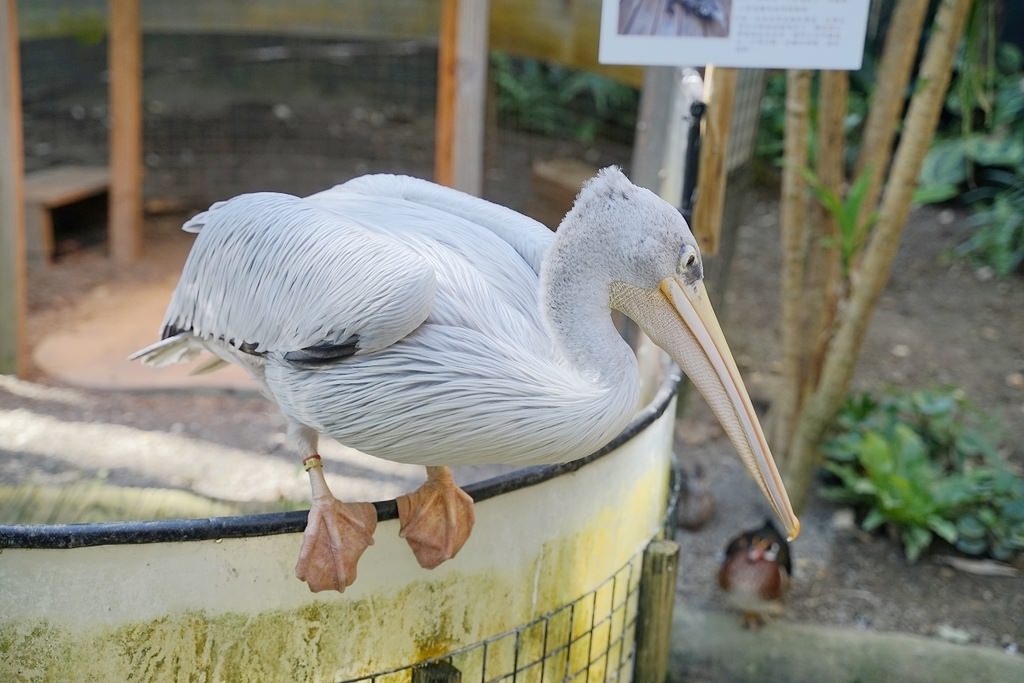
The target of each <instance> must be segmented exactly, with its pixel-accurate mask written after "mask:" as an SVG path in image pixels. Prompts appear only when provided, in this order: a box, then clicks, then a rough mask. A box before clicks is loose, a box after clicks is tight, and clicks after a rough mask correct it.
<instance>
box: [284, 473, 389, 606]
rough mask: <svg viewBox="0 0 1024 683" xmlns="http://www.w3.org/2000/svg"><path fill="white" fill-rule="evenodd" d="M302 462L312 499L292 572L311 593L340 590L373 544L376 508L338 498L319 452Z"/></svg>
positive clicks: (349, 580) (353, 577)
mask: <svg viewBox="0 0 1024 683" xmlns="http://www.w3.org/2000/svg"><path fill="white" fill-rule="evenodd" d="M305 462H306V467H307V470H308V471H309V480H310V485H311V486H312V488H313V502H312V506H311V507H310V510H309V517H308V518H307V521H306V531H305V533H304V534H303V539H302V550H301V551H300V552H299V561H298V563H297V564H296V565H295V575H296V576H298V577H299V578H300V579H301V580H303V581H305V582H306V583H307V584H309V590H311V591H313V592H314V593H318V592H320V591H324V590H336V591H339V592H343V591H344V590H345V589H346V588H347V587H348V586H350V585H352V582H353V581H355V580H356V564H357V563H358V562H359V558H360V557H361V556H362V554H363V552H364V551H365V550H366V549H367V548H368V547H369V546H371V545H373V532H374V530H375V529H376V528H377V510H376V509H375V508H374V507H373V505H371V504H370V503H343V502H341V501H340V500H338V499H337V498H335V497H334V495H333V494H332V493H331V490H330V489H329V488H327V482H326V481H325V480H324V475H323V468H322V467H321V466H320V458H319V456H315V458H307V459H306V461H305ZM310 462H313V464H312V465H311V464H309V463H310Z"/></svg>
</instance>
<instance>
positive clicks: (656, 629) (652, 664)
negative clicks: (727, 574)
mask: <svg viewBox="0 0 1024 683" xmlns="http://www.w3.org/2000/svg"><path fill="white" fill-rule="evenodd" d="M678 573H679V544H678V543H676V542H675V541H660V540H658V541H651V542H650V543H649V544H648V545H647V550H645V551H644V564H643V569H642V570H641V575H640V596H639V605H638V608H637V609H638V611H637V619H636V669H635V675H634V679H635V680H637V681H644V683H662V682H663V681H664V680H665V677H666V676H667V675H668V653H669V648H670V645H671V638H670V635H671V631H672V608H673V606H674V605H675V596H676V575H677V574H678Z"/></svg>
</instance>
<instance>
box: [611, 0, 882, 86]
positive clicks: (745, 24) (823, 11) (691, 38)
mask: <svg viewBox="0 0 1024 683" xmlns="http://www.w3.org/2000/svg"><path fill="white" fill-rule="evenodd" d="M868 2H869V0H604V5H603V7H602V10H601V49H600V54H599V61H600V62H601V63H602V64H646V65H664V66H703V65H705V64H715V65H716V66H731V67H756V68H763V69H773V68H778V69H842V70H855V69H859V68H860V64H861V60H862V59H863V56H864V31H865V28H866V27H867V20H868Z"/></svg>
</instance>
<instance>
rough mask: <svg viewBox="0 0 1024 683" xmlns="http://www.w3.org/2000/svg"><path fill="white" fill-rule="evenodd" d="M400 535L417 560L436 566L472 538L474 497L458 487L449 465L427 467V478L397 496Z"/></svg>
mask: <svg viewBox="0 0 1024 683" xmlns="http://www.w3.org/2000/svg"><path fill="white" fill-rule="evenodd" d="M398 518H399V520H400V521H401V524H402V526H401V530H400V531H399V535H400V536H401V537H402V538H404V539H405V540H406V542H407V543H408V544H409V547H411V548H412V552H413V554H414V555H415V556H416V560H417V562H419V563H420V566H421V567H423V568H425V569H433V568H434V567H436V566H438V565H439V564H441V563H442V562H444V561H445V560H449V559H451V558H453V557H455V554H456V553H458V552H459V550H460V549H461V548H462V546H463V545H464V544H465V543H466V539H468V538H469V533H470V531H472V529H473V522H474V520H475V519H476V515H475V513H474V511H473V499H472V498H470V497H469V494H467V493H466V492H465V491H463V490H462V489H460V488H459V487H458V486H456V484H455V481H454V480H453V479H452V473H451V470H449V469H448V468H447V467H428V468H427V481H426V482H425V483H424V484H423V486H421V487H419V488H418V489H416V490H415V491H413V492H412V493H410V494H408V495H405V496H401V497H399V498H398Z"/></svg>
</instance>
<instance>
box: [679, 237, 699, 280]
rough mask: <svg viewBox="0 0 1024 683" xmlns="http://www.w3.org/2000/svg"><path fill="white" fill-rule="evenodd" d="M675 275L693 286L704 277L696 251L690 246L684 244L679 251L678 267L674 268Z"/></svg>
mask: <svg viewBox="0 0 1024 683" xmlns="http://www.w3.org/2000/svg"><path fill="white" fill-rule="evenodd" d="M676 274H677V275H679V276H680V277H682V278H683V280H684V281H685V282H686V283H687V284H693V283H694V282H696V281H697V280H700V279H701V278H702V277H704V270H703V268H701V264H700V257H699V256H697V249H696V248H695V247H694V246H693V245H692V244H684V245H683V246H682V248H680V249H679V265H677V266H676Z"/></svg>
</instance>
